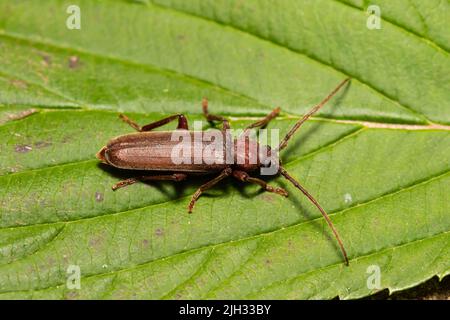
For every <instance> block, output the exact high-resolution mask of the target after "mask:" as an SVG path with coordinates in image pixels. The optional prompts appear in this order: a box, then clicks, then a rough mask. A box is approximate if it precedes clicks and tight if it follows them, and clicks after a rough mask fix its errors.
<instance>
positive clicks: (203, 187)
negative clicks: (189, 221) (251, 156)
mask: <svg viewBox="0 0 450 320" xmlns="http://www.w3.org/2000/svg"><path fill="white" fill-rule="evenodd" d="M231 173H232V170H231V168H226V169H225V170H223V171H222V172H221V173H220V175H218V176H217V177H215V178H214V179H212V180H210V181H208V182H207V183H205V184H203V185H201V186H200V188H198V189H197V191H196V192H195V193H194V194H193V196H192V198H191V202H190V203H189V207H188V211H189V213H192V209H193V208H194V205H195V202H196V201H197V200H198V198H199V197H200V195H201V194H202V193H203V191H206V190H208V189H210V188H212V187H213V186H214V185H215V184H216V183H217V182H219V181H220V180H223V179H225V178H226V177H228V176H229V175H230V174H231Z"/></svg>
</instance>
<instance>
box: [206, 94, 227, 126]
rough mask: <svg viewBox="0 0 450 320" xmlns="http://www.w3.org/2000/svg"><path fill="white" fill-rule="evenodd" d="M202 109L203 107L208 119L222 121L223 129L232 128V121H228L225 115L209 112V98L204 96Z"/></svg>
mask: <svg viewBox="0 0 450 320" xmlns="http://www.w3.org/2000/svg"><path fill="white" fill-rule="evenodd" d="M202 109H203V115H204V116H205V118H206V120H207V121H210V122H212V121H222V123H223V127H222V130H227V129H230V123H229V122H228V120H227V118H225V117H223V116H218V115H215V114H210V113H209V112H208V99H206V98H203V100H202Z"/></svg>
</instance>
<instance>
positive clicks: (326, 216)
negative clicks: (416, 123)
mask: <svg viewBox="0 0 450 320" xmlns="http://www.w3.org/2000/svg"><path fill="white" fill-rule="evenodd" d="M280 173H281V174H282V175H283V176H284V177H285V178H286V179H287V180H289V181H290V182H291V183H292V184H293V185H294V186H295V187H296V188H297V189H299V190H300V191H301V192H302V193H303V194H304V195H305V196H306V197H307V198H308V199H309V200H310V201H311V202H312V203H313V204H314V205H315V206H316V207H317V208H318V209H319V210H320V212H321V213H322V216H323V217H324V218H325V221H326V222H327V224H328V226H329V227H330V228H331V231H333V233H334V236H335V237H336V240H337V242H338V243H339V247H340V248H341V252H342V255H343V256H344V259H345V264H346V265H347V266H348V265H349V262H348V257H347V252H346V251H345V248H344V243H343V242H342V240H341V237H340V236H339V233H338V232H337V230H336V228H335V227H334V225H333V222H332V221H331V219H330V217H329V216H328V214H327V213H326V212H325V210H323V208H322V207H321V206H320V204H319V203H318V202H317V200H316V199H314V198H313V196H312V195H310V194H309V192H308V191H307V190H306V189H305V188H304V187H302V186H301V185H300V183H298V182H297V181H296V180H295V179H294V178H293V177H291V176H290V175H289V173H287V171H286V170H285V169H284V168H283V167H280Z"/></svg>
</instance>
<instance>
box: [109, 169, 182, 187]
mask: <svg viewBox="0 0 450 320" xmlns="http://www.w3.org/2000/svg"><path fill="white" fill-rule="evenodd" d="M186 178H187V174H184V173H174V174H164V175H154V176H140V177H135V178H129V179H125V180H122V181H119V182H117V183H116V184H115V185H113V186H112V189H113V190H114V191H115V190H117V189H120V188H123V187H126V186H129V185H132V184H134V183H136V182H138V181H183V180H185V179H186Z"/></svg>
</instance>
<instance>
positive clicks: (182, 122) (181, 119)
mask: <svg viewBox="0 0 450 320" xmlns="http://www.w3.org/2000/svg"><path fill="white" fill-rule="evenodd" d="M119 117H120V118H121V119H122V120H123V121H125V122H126V123H128V124H129V125H130V126H131V127H132V128H134V129H135V130H136V131H140V132H142V131H150V130H153V129H155V128H158V127H161V126H163V125H165V124H167V123H169V122H172V121H174V120H175V119H178V126H177V129H185V130H188V129H189V126H188V122H187V119H186V117H185V116H184V115H182V114H174V115H173V116H170V117H167V118H164V119H161V120H158V121H155V122H152V123H149V124H147V125H145V126H142V127H140V126H139V125H138V124H137V123H136V122H134V121H133V120H131V119H130V118H128V117H127V116H126V115H124V114H120V115H119Z"/></svg>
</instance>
